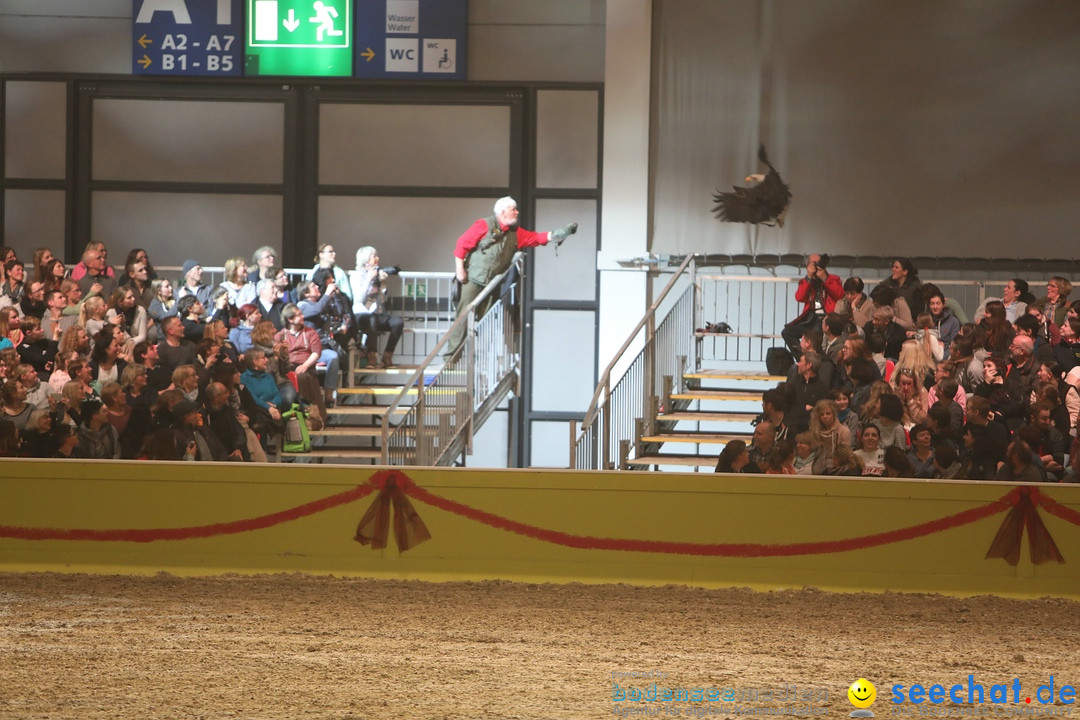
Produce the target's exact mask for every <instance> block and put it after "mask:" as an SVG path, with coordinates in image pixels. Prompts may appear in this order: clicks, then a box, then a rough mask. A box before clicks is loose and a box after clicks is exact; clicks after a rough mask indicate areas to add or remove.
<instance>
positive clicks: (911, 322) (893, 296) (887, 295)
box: [863, 285, 915, 337]
mask: <svg viewBox="0 0 1080 720" xmlns="http://www.w3.org/2000/svg"><path fill="white" fill-rule="evenodd" d="M870 302H871V303H873V307H872V308H871V309H870V321H871V322H873V320H874V312H875V311H876V310H880V309H881V308H889V309H890V310H892V316H893V321H894V322H895V323H896V324H897V325H899V326H900V329H901V330H903V331H904V336H905V337H907V331H908V330H912V331H913V330H915V315H913V314H912V313H911V308H910V307H908V304H907V301H906V300H904V298H903V297H902V296H901V295H899V294H898V293H897V292H896V290H893V289H892V288H890V287H885V286H883V285H878V286H877V287H876V288H874V289H873V291H872V292H871V293H870ZM863 327H865V325H864V326H863Z"/></svg>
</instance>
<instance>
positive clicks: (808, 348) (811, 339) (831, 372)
mask: <svg viewBox="0 0 1080 720" xmlns="http://www.w3.org/2000/svg"><path fill="white" fill-rule="evenodd" d="M823 343H824V336H823V334H822V332H821V330H820V329H817V328H811V329H810V330H807V331H806V332H804V333H803V336H802V337H801V338H799V351H800V353H801V354H803V355H805V354H806V353H808V352H813V353H816V354H817V356H818V357H820V358H821V366H820V367H819V368H818V372H817V374H818V377H819V378H821V382H823V383H824V384H825V387H827V388H830V389H831V388H834V387H838V386H839V385H840V383H841V376H840V372H839V371H838V370H837V368H836V365H834V364H833V362H832V360H829V358H828V357H827V356H826V355H825V352H824V349H823ZM800 357H801V356H800ZM798 376H799V364H798V363H795V364H794V365H792V366H791V369H790V370H788V375H787V381H788V382H789V383H791V382H794V381H795V380H796V378H797V377H798Z"/></svg>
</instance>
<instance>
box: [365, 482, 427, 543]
mask: <svg viewBox="0 0 1080 720" xmlns="http://www.w3.org/2000/svg"><path fill="white" fill-rule="evenodd" d="M402 481H403V482H402V483H401V484H399V482H398V480H397V474H396V473H394V472H392V471H390V472H380V473H376V474H375V475H374V476H373V477H372V478H371V484H372V485H374V486H376V487H378V488H379V494H378V495H377V496H376V497H375V499H374V500H373V501H372V503H371V506H370V507H369V508H368V509H367V512H366V513H364V517H362V518H361V519H360V524H359V525H357V526H356V536H355V537H354V538H353V539H354V540H356V542H358V543H360V544H362V545H371V549H372V550H382V549H384V548H385V547H386V540H387V537H388V536H389V534H390V510H391V506H393V511H394V539H395V540H396V541H397V546H398V550H399V551H400V552H405V551H406V550H409V549H410V548H414V547H416V546H417V545H419V544H420V543H422V542H424V541H425V540H430V539H431V533H430V532H428V529H427V526H426V525H424V521H423V520H421V519H420V515H419V514H417V512H416V509H415V508H414V507H413V506H412V503H411V502H409V498H408V497H407V496H406V495H405V491H404V490H402V488H401V485H402V484H406V483H408V482H409V479H408V478H406V477H404V476H402Z"/></svg>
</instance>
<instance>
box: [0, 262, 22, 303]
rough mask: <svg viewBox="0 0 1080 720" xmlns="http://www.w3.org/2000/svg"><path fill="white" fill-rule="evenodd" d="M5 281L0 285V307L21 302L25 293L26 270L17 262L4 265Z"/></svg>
mask: <svg viewBox="0 0 1080 720" xmlns="http://www.w3.org/2000/svg"><path fill="white" fill-rule="evenodd" d="M4 275H5V280H4V281H3V283H2V284H0V307H5V306H15V305H18V304H19V303H21V302H22V299H23V297H24V295H25V292H26V269H25V267H24V266H23V264H22V263H21V262H20V261H18V260H8V261H7V262H6V263H4Z"/></svg>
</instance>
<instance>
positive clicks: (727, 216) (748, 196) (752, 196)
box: [713, 145, 791, 227]
mask: <svg viewBox="0 0 1080 720" xmlns="http://www.w3.org/2000/svg"><path fill="white" fill-rule="evenodd" d="M758 160H760V161H761V162H762V163H764V164H765V166H766V167H768V168H769V172H767V173H765V174H764V175H762V174H761V173H756V174H754V175H747V176H746V182H748V183H755V184H754V185H751V186H749V187H739V186H738V185H735V186H733V189H734V192H720V191H719V190H717V191H716V192H714V193H713V200H715V201H716V205H714V206H713V212H714V213H716V217H717V218H718V219H719V220H722V221H724V222H741V223H751V224H753V225H757V224H759V223H761V224H765V225H770V226H771V225H772V223H773V221H775V223H776V224H777V225H779V226H780V227H784V216H785V215H786V213H787V208H788V205H789V204H790V203H791V188H789V187H788V186H787V184H786V183H785V182H784V181H783V180H782V179H781V178H780V173H778V172H776V168H774V167H773V166H772V163H770V162H769V156H768V155H766V154H765V146H764V145H762V146H761V147H760V148H758Z"/></svg>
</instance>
